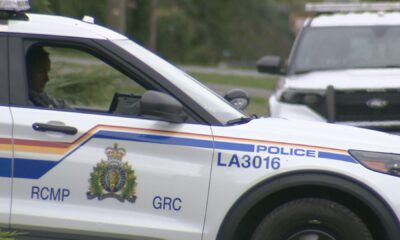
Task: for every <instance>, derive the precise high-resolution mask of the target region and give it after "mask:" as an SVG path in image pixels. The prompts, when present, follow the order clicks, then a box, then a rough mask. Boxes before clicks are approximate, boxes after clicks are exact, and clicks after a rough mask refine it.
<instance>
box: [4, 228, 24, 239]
mask: <svg viewBox="0 0 400 240" xmlns="http://www.w3.org/2000/svg"><path fill="white" fill-rule="evenodd" d="M18 235H20V234H18V233H17V232H15V231H14V232H9V231H2V230H1V229H0V240H14V239H15V237H17V236H18Z"/></svg>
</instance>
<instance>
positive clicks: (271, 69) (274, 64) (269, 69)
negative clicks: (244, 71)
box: [256, 56, 282, 74]
mask: <svg viewBox="0 0 400 240" xmlns="http://www.w3.org/2000/svg"><path fill="white" fill-rule="evenodd" d="M281 61H282V60H281V58H280V57H278V56H264V57H262V58H260V59H259V60H258V61H257V63H256V66H257V70H258V71H259V72H260V73H270V74H280V73H282V71H281Z"/></svg>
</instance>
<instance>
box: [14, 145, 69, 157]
mask: <svg viewBox="0 0 400 240" xmlns="http://www.w3.org/2000/svg"><path fill="white" fill-rule="evenodd" d="M15 151H17V152H34V153H46V154H60V155H62V154H65V153H66V152H67V149H65V148H52V147H42V146H25V145H15Z"/></svg>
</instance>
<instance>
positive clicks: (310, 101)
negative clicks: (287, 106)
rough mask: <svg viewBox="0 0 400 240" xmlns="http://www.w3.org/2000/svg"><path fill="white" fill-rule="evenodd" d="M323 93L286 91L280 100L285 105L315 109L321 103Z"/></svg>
mask: <svg viewBox="0 0 400 240" xmlns="http://www.w3.org/2000/svg"><path fill="white" fill-rule="evenodd" d="M323 95H324V93H323V92H318V91H315V92H312V91H310V92H304V91H299V90H291V89H289V90H286V91H284V92H283V93H282V94H281V97H280V100H281V101H282V102H285V103H294V104H304V105H307V106H310V107H315V106H317V105H318V104H320V103H321V102H322V101H323Z"/></svg>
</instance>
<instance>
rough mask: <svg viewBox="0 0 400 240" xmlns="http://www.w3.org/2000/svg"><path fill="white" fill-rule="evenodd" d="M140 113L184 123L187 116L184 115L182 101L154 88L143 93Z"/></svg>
mask: <svg viewBox="0 0 400 240" xmlns="http://www.w3.org/2000/svg"><path fill="white" fill-rule="evenodd" d="M140 113H141V115H145V116H151V117H156V118H157V119H160V120H164V121H167V122H173V123H182V122H184V121H185V120H186V118H187V117H186V116H185V115H183V106H182V104H181V103H180V102H178V101H177V100H176V99H175V98H173V97H171V96H169V95H167V94H165V93H161V92H157V91H152V90H150V91H147V92H145V93H144V94H143V96H142V98H141V100H140Z"/></svg>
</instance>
